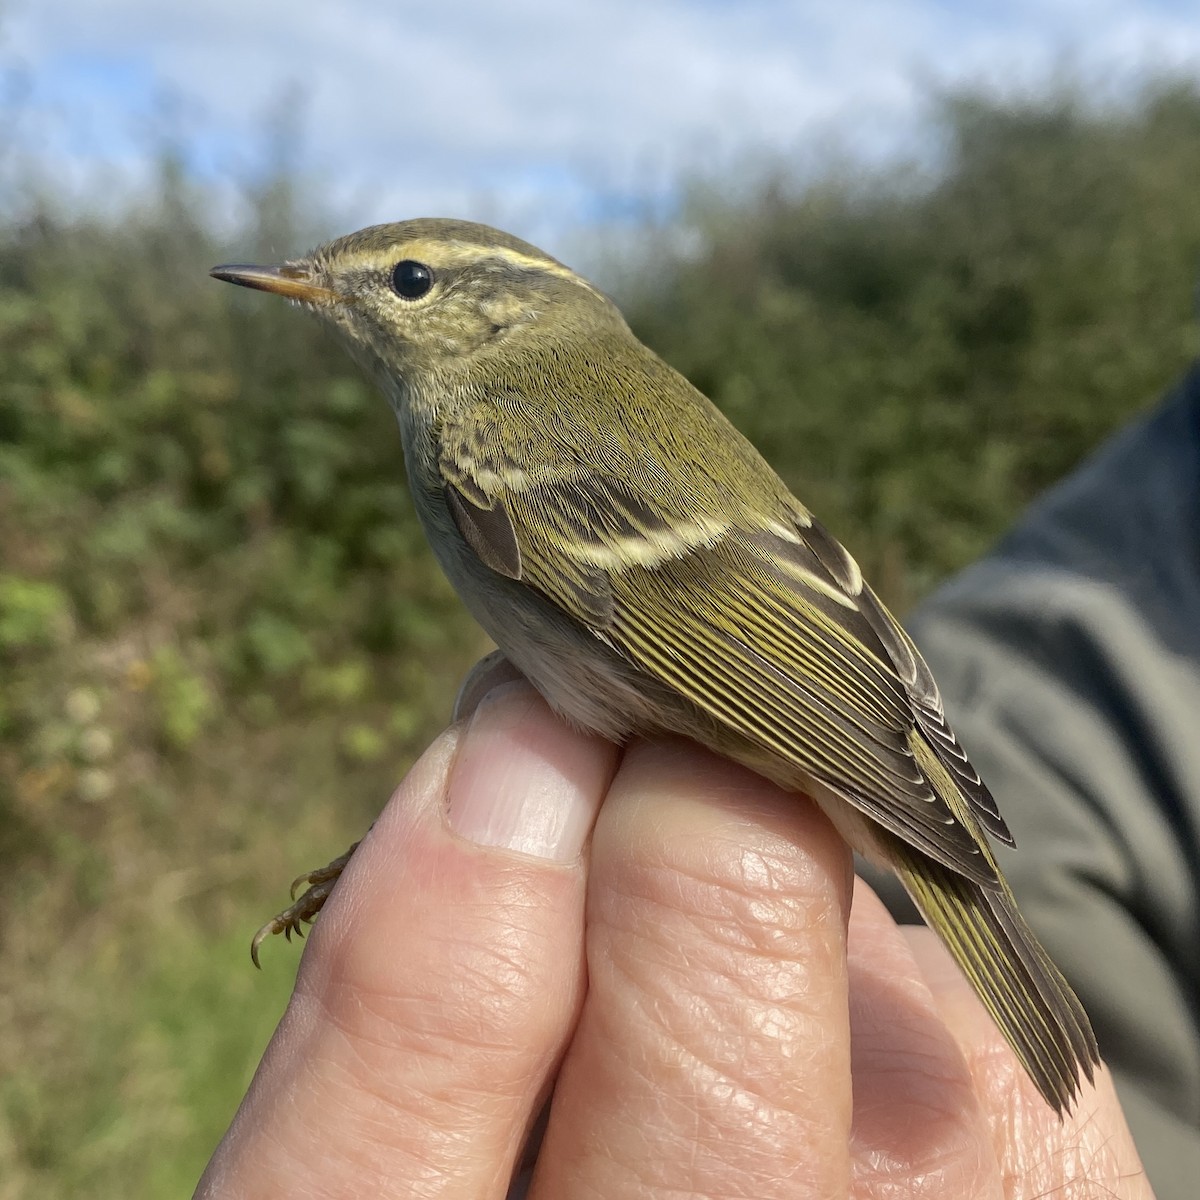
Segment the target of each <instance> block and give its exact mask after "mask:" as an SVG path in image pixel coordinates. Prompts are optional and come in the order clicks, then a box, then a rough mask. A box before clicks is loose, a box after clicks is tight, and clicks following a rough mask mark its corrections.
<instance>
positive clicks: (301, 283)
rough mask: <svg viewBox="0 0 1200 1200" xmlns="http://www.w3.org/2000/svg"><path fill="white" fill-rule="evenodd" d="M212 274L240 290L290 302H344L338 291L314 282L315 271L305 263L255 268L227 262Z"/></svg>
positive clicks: (214, 268) (244, 264) (213, 270)
mask: <svg viewBox="0 0 1200 1200" xmlns="http://www.w3.org/2000/svg"><path fill="white" fill-rule="evenodd" d="M209 274H210V275H211V276H212V277H213V278H214V279H223V280H224V281H225V282H226V283H236V284H237V285H238V286H239V287H248V288H257V289H258V290H259V291H260V292H274V293H275V295H277V296H286V297H287V298H288V299H289V300H303V301H305V302H306V303H308V304H333V303H336V302H337V301H339V300H340V299H341V297H340V296H339V295H338V294H337V292H331V291H330V290H329V289H328V288H326V287H321V286H320V285H319V284H316V283H313V281H312V271H311V270H310V269H309V268H308V267H306V266H305V265H304V264H303V263H284V264H283V266H281V267H255V266H251V265H250V264H249V263H227V264H226V265H225V266H222V267H213V269H212V270H211V271H209Z"/></svg>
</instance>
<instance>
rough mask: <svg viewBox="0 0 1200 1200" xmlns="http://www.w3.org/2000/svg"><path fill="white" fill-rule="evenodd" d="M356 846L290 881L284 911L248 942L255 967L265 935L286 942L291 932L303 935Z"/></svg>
mask: <svg viewBox="0 0 1200 1200" xmlns="http://www.w3.org/2000/svg"><path fill="white" fill-rule="evenodd" d="M357 849H358V842H355V843H354V845H353V846H351V847H350V849H349V850H347V851H346V853H345V854H339V855H338V857H337V858H335V859H334V860H333V862H331V863H329V865H328V866H324V867H318V868H317V870H315V871H309V872H307V873H305V874H304V875H300V876H298V877H297V878H296V879H295V880H293V881H292V888H291V895H292V903H291V904H290V905H289V906H288V907H287V908H285V909H284V910H283V912H281V913H278V914H277V915H276V916H274V917H272V918H271V919H270V920H269V921H268V922H267V923H266V924H265V925H264V926H263V927H262V928H261V929H260V930H259V931H258V932H257V933H256V934H255V935H254V938H253V940H252V941H251V942H250V961H251V962H253V963H254V965H255V966H256V967H259V968H260V969H261V967H262V963H260V962H259V959H258V951H259V947H260V946H261V945H262V944H263V942H265V941H266V940H267V938H270V937H274V936H275V935H276V934H280V933H282V934H283V936H284V938H285V939H286V940H287V941H289V942H290V941H291V940H292V934H295V935H296V936H297V937H301V938H302V937H304V926H305V925H311V924H312V923H313V921H315V920H316V919H317V914H318V913H319V912H320V911H321V909H322V908H324V907H325V901H326V900H327V899H328V898H329V894H330V893H331V892H332V891H333V887H334V884H336V883H337V881H338V879H339V878H340V877H341V874H342V871H343V870H345V867H346V864H347V863H348V862H349V861H350V856H351V855H352V854H353V853H354V851H355V850H357ZM305 885H307V890H306V891H305V892H304V894H303V895H302V896H301V897H300V898H299V899H296V893H297V892H298V891H299V890H300V888H302V887H305Z"/></svg>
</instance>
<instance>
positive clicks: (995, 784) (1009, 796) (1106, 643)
mask: <svg viewBox="0 0 1200 1200" xmlns="http://www.w3.org/2000/svg"><path fill="white" fill-rule="evenodd" d="M909 624H910V628H911V629H912V631H913V633H914V636H915V638H916V640H917V642H918V643H919V645H920V646H921V649H922V650H923V651H924V653H925V654H926V655H927V657H928V658H929V661H930V665H931V666H932V667H933V670H934V674H935V675H936V677H937V679H938V682H939V685H940V686H941V688H942V691H943V695H944V697H945V700H946V710H947V714H948V716H949V718H950V721H951V723H952V725H953V726H954V728H955V731H956V732H957V733H958V735H959V737H960V739H961V741H962V742H963V744H964V746H965V747H966V749H967V752H968V753H969V754H970V756H971V758H972V760H973V761H974V763H975V765H976V767H977V768H978V769H979V772H980V774H981V775H982V776H983V778H984V779H985V780H986V781H987V783H988V785H989V787H990V788H991V790H992V792H993V793H994V794H995V796H996V798H997V800H998V801H999V804H1000V809H1001V811H1002V813H1003V814H1004V816H1005V819H1006V820H1007V821H1008V823H1009V826H1010V827H1011V829H1012V831H1013V833H1014V835H1015V836H1016V840H1017V846H1018V849H1017V852H1016V853H1009V852H1007V851H1003V850H998V853H999V854H1000V862H1001V866H1002V867H1003V869H1004V871H1005V873H1006V874H1007V875H1008V877H1009V879H1010V881H1011V882H1012V884H1013V888H1014V890H1015V891H1016V894H1017V898H1018V900H1019V902H1020V904H1021V908H1022V910H1023V912H1024V913H1025V915H1026V917H1027V919H1028V920H1029V922H1030V924H1031V925H1032V926H1033V927H1034V929H1035V930H1036V931H1037V932H1038V934H1039V936H1040V937H1041V938H1042V939H1043V941H1044V942H1045V944H1046V947H1047V949H1048V950H1049V951H1050V953H1051V955H1052V956H1053V957H1054V959H1055V961H1056V962H1057V963H1058V965H1059V966H1060V967H1061V968H1062V970H1063V972H1064V973H1065V974H1066V975H1067V977H1068V978H1069V979H1070V980H1071V982H1072V984H1073V985H1074V986H1075V988H1076V989H1077V991H1078V993H1079V995H1080V998H1081V999H1082V1001H1083V1003H1084V1005H1085V1007H1086V1008H1087V1010H1088V1012H1089V1014H1090V1015H1091V1017H1092V1020H1093V1023H1094V1025H1095V1028H1096V1033H1097V1037H1098V1038H1099V1041H1100V1047H1101V1051H1102V1053H1103V1055H1104V1057H1105V1060H1106V1061H1107V1063H1108V1065H1109V1066H1110V1068H1111V1069H1112V1071H1113V1073H1114V1077H1115V1080H1116V1084H1117V1090H1118V1092H1119V1094H1120V1097H1121V1100H1122V1103H1123V1105H1124V1108H1125V1113H1126V1116H1127V1118H1128V1121H1129V1124H1130V1127H1131V1129H1132V1131H1133V1135H1134V1138H1135V1140H1136V1142H1137V1145H1138V1148H1139V1151H1140V1153H1141V1155H1142V1158H1143V1161H1144V1163H1145V1166H1146V1170H1147V1173H1148V1175H1149V1177H1150V1181H1151V1183H1152V1184H1153V1185H1154V1187H1155V1189H1156V1191H1157V1194H1158V1196H1159V1197H1160V1200H1175V1198H1178V1200H1184V1197H1188V1198H1190V1197H1194V1196H1195V1195H1196V1194H1197V1180H1200V372H1195V371H1194V372H1193V374H1192V375H1191V376H1190V377H1189V378H1188V380H1187V381H1186V382H1185V383H1184V385H1183V386H1182V387H1181V388H1180V389H1179V391H1178V392H1176V393H1175V394H1174V395H1173V396H1172V397H1170V398H1169V399H1168V402H1167V403H1166V404H1165V405H1164V406H1163V408H1161V409H1160V410H1159V411H1158V412H1157V413H1155V414H1154V415H1152V416H1151V417H1150V418H1149V419H1148V420H1146V421H1144V422H1142V423H1140V424H1139V425H1137V426H1135V427H1134V428H1133V429H1131V430H1128V431H1126V432H1125V433H1124V434H1123V435H1121V436H1119V437H1118V438H1117V439H1116V440H1115V441H1114V442H1113V443H1111V444H1110V445H1109V446H1108V447H1106V448H1105V449H1104V450H1102V451H1101V452H1100V453H1099V454H1098V455H1097V456H1096V458H1095V459H1093V460H1092V461H1091V462H1090V463H1089V464H1088V465H1086V466H1085V467H1084V468H1083V469H1081V470H1080V471H1079V472H1077V473H1076V475H1075V476H1073V477H1071V478H1070V479H1069V480H1068V481H1067V482H1066V483H1065V484H1063V485H1060V487H1059V488H1057V489H1056V490H1055V491H1054V492H1052V493H1050V494H1049V495H1048V496H1047V497H1046V498H1045V499H1044V500H1043V501H1041V502H1040V503H1039V504H1038V505H1037V506H1035V508H1034V509H1033V510H1031V512H1030V514H1029V516H1028V517H1027V518H1026V519H1025V521H1024V522H1023V523H1022V524H1021V525H1020V526H1019V527H1018V528H1017V529H1016V530H1015V531H1014V532H1013V533H1012V534H1010V535H1009V537H1008V538H1007V539H1005V541H1004V542H1003V543H1001V545H1000V546H999V547H998V548H997V550H996V551H995V552H994V553H993V554H992V555H991V556H990V557H989V558H987V559H985V560H984V561H982V562H981V563H979V564H977V565H976V566H974V567H972V568H971V569H969V570H968V571H966V572H964V574H963V575H961V576H960V577H959V578H958V579H956V580H954V581H953V582H952V583H951V584H950V585H949V586H947V587H946V588H944V589H943V590H942V591H941V592H940V593H938V594H937V595H935V597H934V598H933V599H932V600H931V601H930V602H929V603H928V604H927V605H926V606H925V607H924V608H923V609H922V610H921V611H920V612H919V613H918V614H916V615H915V616H914V618H913V620H912V621H911V622H910V623H909Z"/></svg>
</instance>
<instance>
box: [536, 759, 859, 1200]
mask: <svg viewBox="0 0 1200 1200" xmlns="http://www.w3.org/2000/svg"><path fill="white" fill-rule="evenodd" d="M849 878H850V872H849V855H848V852H847V850H846V847H845V845H844V844H843V843H842V841H841V839H840V838H838V837H837V835H836V834H835V833H834V831H833V829H832V827H831V826H830V825H829V824H828V822H827V821H826V820H825V819H824V818H823V817H822V816H821V814H820V813H819V811H818V810H817V809H816V807H815V806H814V805H812V804H811V803H809V802H808V801H806V800H804V799H803V798H801V797H798V796H795V795H791V794H788V793H785V792H783V791H781V790H779V789H778V788H775V787H773V786H772V785H770V784H768V783H767V782H765V781H764V780H763V779H761V778H759V777H758V776H756V775H753V774H751V773H750V772H749V771H745V770H743V769H741V768H739V767H735V766H733V765H732V764H730V763H728V762H726V761H723V760H721V759H718V758H716V757H714V756H713V755H711V754H708V753H707V752H705V751H702V750H700V749H698V748H697V747H695V746H692V745H690V744H687V743H683V742H673V743H667V744H654V745H649V744H640V743H639V744H635V745H634V746H633V747H631V748H630V749H629V750H628V751H626V755H625V758H624V760H623V763H622V766H621V769H620V770H619V771H618V773H617V777H616V779H615V780H614V782H613V786H612V788H611V789H610V791H609V797H608V801H607V803H606V804H605V807H604V810H603V812H602V814H601V816H600V820H599V822H598V824H597V828H596V832H595V836H594V840H593V846H592V869H591V881H590V884H589V898H588V935H587V946H588V968H589V986H588V995H587V999H586V1001H585V1005H584V1012H583V1015H582V1017H581V1021H580V1026H579V1029H578V1031H577V1033H576V1036H575V1038H574V1039H573V1041H572V1044H571V1048H570V1050H569V1051H568V1055H567V1058H566V1060H565V1062H564V1065H563V1070H562V1072H561V1074H560V1076H559V1080H558V1084H557V1087H556V1089H555V1095H554V1103H553V1107H552V1110H551V1115H550V1126H549V1130H548V1131H547V1135H546V1141H545V1143H544V1145H543V1148H542V1154H541V1157H540V1159H539V1161H538V1168H537V1172H536V1174H535V1176H534V1184H533V1190H532V1192H531V1195H532V1196H535V1197H538V1198H539V1200H548V1198H553V1200H571V1198H573V1197H578V1196H587V1197H595V1196H621V1197H623V1198H638V1197H665V1196H670V1197H672V1198H673V1200H675V1198H677V1197H679V1196H683V1195H688V1196H691V1195H696V1196H730V1197H732V1196H746V1197H754V1198H755V1200H772V1198H774V1197H787V1200H796V1198H797V1197H804V1196H814V1197H821V1198H822V1200H825V1198H826V1197H830V1196H838V1195H845V1193H846V1188H847V1185H848V1180H849V1151H848V1141H849V1134H850V1048H849V1029H848V1018H847V1000H846V960H845V934H846V915H847V909H848V905H849Z"/></svg>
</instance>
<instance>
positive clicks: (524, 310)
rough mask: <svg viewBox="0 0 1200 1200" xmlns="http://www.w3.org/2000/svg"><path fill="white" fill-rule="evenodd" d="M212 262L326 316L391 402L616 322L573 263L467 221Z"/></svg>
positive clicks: (409, 224)
mask: <svg viewBox="0 0 1200 1200" xmlns="http://www.w3.org/2000/svg"><path fill="white" fill-rule="evenodd" d="M211 274H212V275H213V276H214V277H215V278H217V279H223V280H226V281H227V282H229V283H236V284H240V285H241V286H242V287H250V288H258V289H260V290H262V291H266V292H274V293H275V294H277V295H280V296H286V297H287V298H288V299H290V300H293V301H296V302H297V303H299V304H301V305H303V306H304V307H305V308H308V309H309V310H310V311H312V312H313V313H315V314H316V315H317V316H318V317H320V318H322V319H323V320H326V321H328V322H329V323H330V324H331V325H333V326H334V328H335V329H336V330H337V332H338V333H339V334H340V335H341V336H342V338H343V339H344V340H345V341H346V342H347V343H348V346H349V349H350V350H351V352H352V353H353V354H354V355H355V357H356V358H358V359H359V360H360V361H362V362H363V363H364V364H365V365H366V366H367V367H368V369H370V370H371V371H372V372H373V373H374V374H375V375H376V376H377V377H380V378H381V382H383V383H385V386H386V387H387V391H388V393H389V395H390V396H391V397H392V398H393V400H394V402H399V401H400V400H402V398H403V395H404V393H405V392H408V391H410V390H411V389H413V388H421V386H422V384H425V383H427V382H428V381H429V380H430V379H431V378H445V377H447V376H450V375H452V374H454V373H456V372H458V371H462V370H469V369H470V368H471V366H472V365H473V364H475V363H477V362H478V360H479V359H480V358H481V357H486V356H488V355H490V354H493V353H500V354H505V353H520V349H521V347H523V346H526V345H529V344H530V343H531V342H537V341H541V342H543V343H544V342H546V341H547V340H549V341H555V340H561V339H563V338H571V337H579V336H585V337H586V336H587V335H588V334H590V333H595V332H598V331H599V330H601V329H604V328H606V327H607V328H612V327H613V326H614V325H617V326H620V327H624V322H623V320H622V318H621V316H620V313H619V312H618V311H617V309H616V306H615V305H614V304H613V303H612V301H611V300H609V299H608V298H607V297H606V296H605V295H604V294H603V293H601V292H600V291H598V290H597V289H596V288H594V287H593V286H592V285H591V284H590V283H588V282H587V281H586V280H585V279H583V278H582V277H581V276H579V275H577V274H575V272H574V271H572V270H570V269H569V268H568V267H565V266H563V264H562V263H560V262H558V261H557V260H555V259H553V258H551V257H550V256H549V255H548V254H544V253H543V252H542V251H540V250H538V249H537V248H536V247H534V246H531V245H529V244H528V243H527V242H523V241H521V240H520V239H519V238H515V237H512V236H510V235H509V234H506V233H501V232H500V231H499V230H496V229H492V228H490V227H489V226H487V225H477V224H474V223H472V222H468V221H451V220H442V219H429V218H426V219H420V220H413V221H401V222H398V223H396V224H391V225H373V226H371V227H370V228H368V229H363V230H360V231H359V232H358V233H352V234H349V235H347V236H346V237H342V238H338V239H337V240H336V241H333V242H330V243H329V244H328V245H325V246H322V247H320V248H319V249H317V250H314V251H313V252H312V253H311V254H309V255H307V256H306V257H304V258H299V259H294V260H292V261H290V262H286V263H284V264H283V265H281V266H270V267H263V266H249V265H243V264H230V265H227V266H220V267H214V268H213V270H212V272H211Z"/></svg>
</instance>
